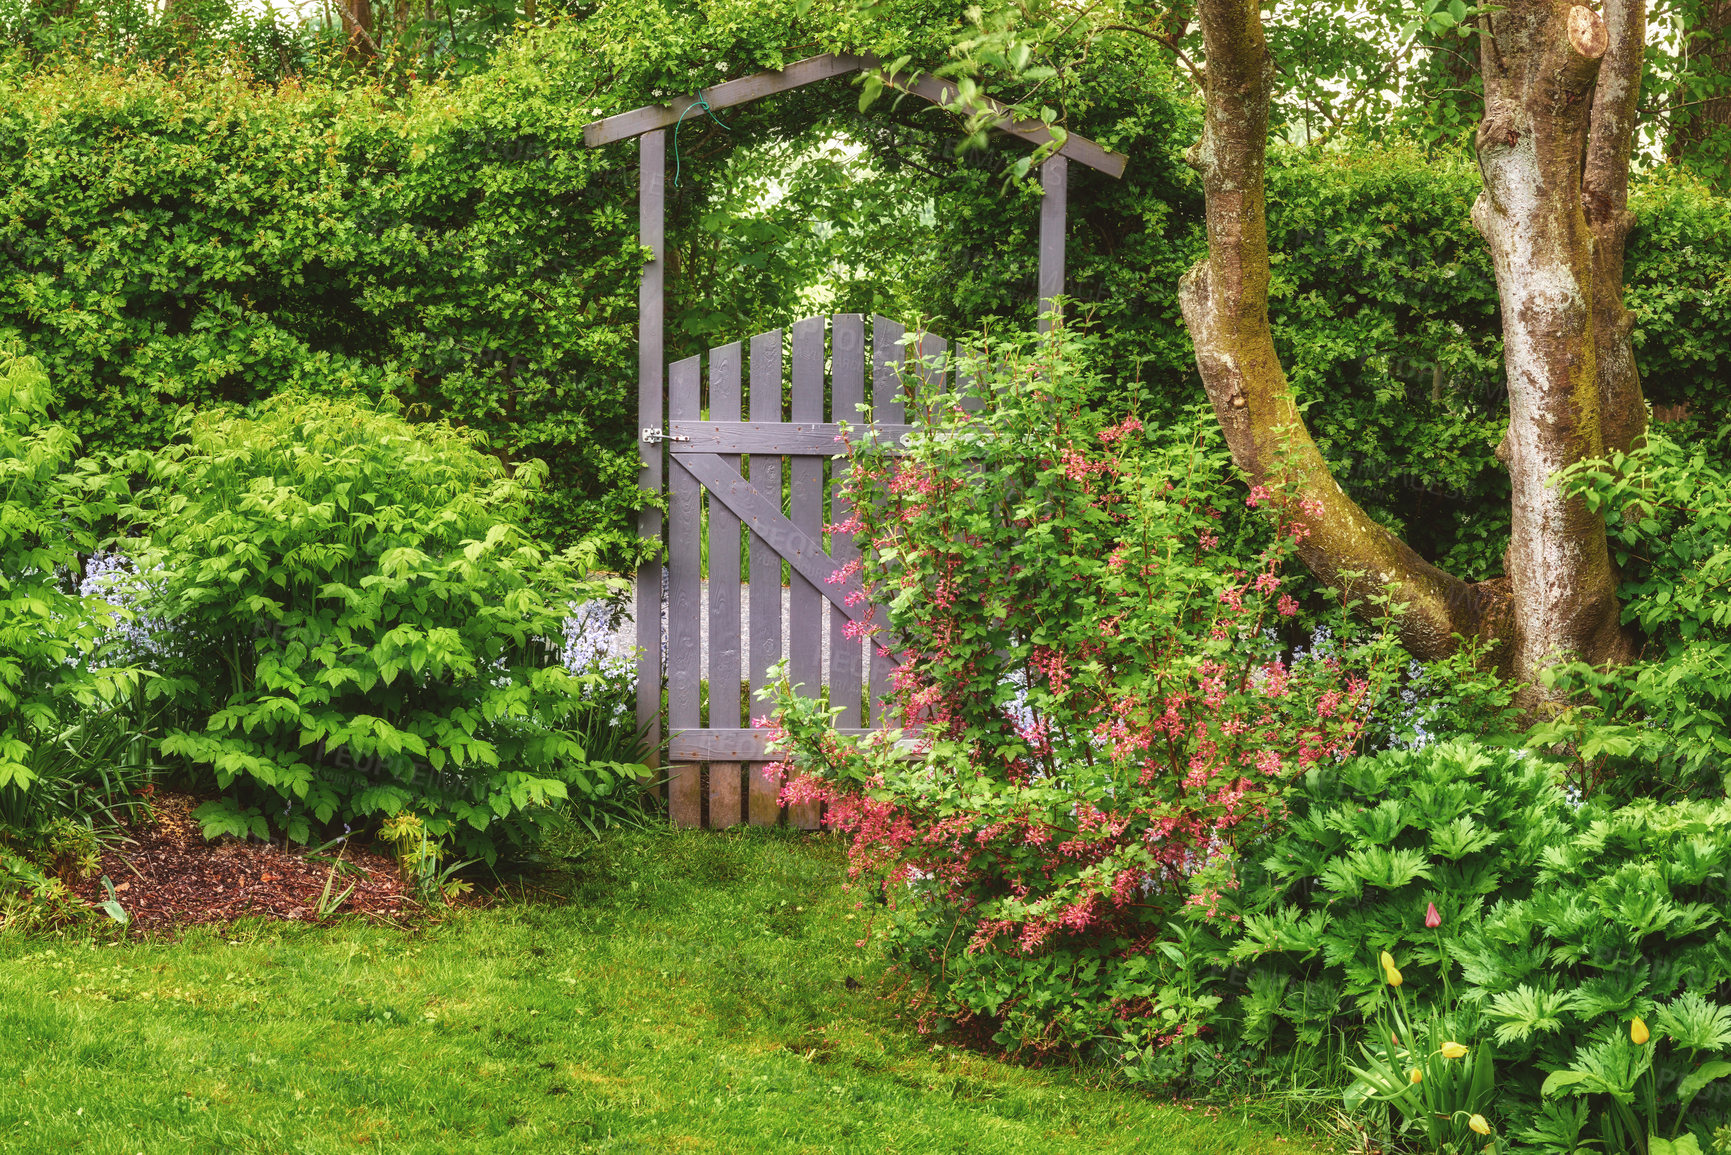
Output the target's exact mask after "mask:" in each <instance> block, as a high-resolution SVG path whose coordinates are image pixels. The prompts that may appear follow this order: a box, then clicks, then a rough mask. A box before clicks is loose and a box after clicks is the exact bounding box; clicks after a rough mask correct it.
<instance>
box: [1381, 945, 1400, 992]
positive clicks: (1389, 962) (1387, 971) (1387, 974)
mask: <svg viewBox="0 0 1731 1155" xmlns="http://www.w3.org/2000/svg"><path fill="white" fill-rule="evenodd" d="M1377 961H1378V962H1380V963H1381V964H1382V977H1383V978H1384V979H1386V980H1388V985H1389V986H1391V987H1398V986H1400V971H1398V970H1396V969H1395V965H1394V956H1393V955H1391V954H1389V953H1388V952H1387V951H1383V952H1382V955H1381V956H1380V957H1379V958H1378V959H1377Z"/></svg>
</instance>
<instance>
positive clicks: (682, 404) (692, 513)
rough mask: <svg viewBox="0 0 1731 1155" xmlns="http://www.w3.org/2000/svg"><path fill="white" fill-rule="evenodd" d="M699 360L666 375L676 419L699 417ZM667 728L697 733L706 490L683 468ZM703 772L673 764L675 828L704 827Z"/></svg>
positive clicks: (676, 499) (671, 529)
mask: <svg viewBox="0 0 1731 1155" xmlns="http://www.w3.org/2000/svg"><path fill="white" fill-rule="evenodd" d="M701 373H702V365H701V363H700V360H699V358H696V357H687V358H686V359H685V360H683V361H679V362H676V363H675V364H674V365H673V366H672V367H671V368H670V369H669V370H668V374H667V412H668V416H669V418H670V419H672V420H692V419H695V418H696V417H698V416H699V415H700V413H699V405H700V401H699V397H698V394H699V390H700V388H701V382H702V377H701ZM667 481H668V486H667V534H668V546H667V561H668V578H667V728H668V730H669V731H671V732H672V733H676V734H677V733H679V732H680V731H683V730H695V729H697V727H698V726H699V725H700V724H701V722H702V719H701V718H700V716H699V713H698V679H699V677H700V676H701V671H700V670H699V659H700V649H701V646H702V644H703V636H702V632H701V626H700V621H701V618H700V614H701V598H702V589H701V586H700V585H699V581H700V576H701V570H700V568H699V563H700V555H699V552H698V547H699V544H700V540H701V528H700V516H699V510H700V506H699V504H698V503H699V502H700V501H701V500H702V492H703V491H702V488H701V487H700V486H699V485H698V483H697V479H696V478H694V477H692V476H691V475H690V474H689V473H687V472H686V471H685V470H682V469H675V470H673V471H672V476H671V477H669V478H668V479H667ZM701 781H702V770H701V767H699V766H698V765H697V764H696V763H694V762H673V761H669V764H668V767H667V810H668V813H669V815H670V816H671V817H672V819H673V824H674V825H675V826H700V825H702V823H703V796H702V793H701V790H700V783H701Z"/></svg>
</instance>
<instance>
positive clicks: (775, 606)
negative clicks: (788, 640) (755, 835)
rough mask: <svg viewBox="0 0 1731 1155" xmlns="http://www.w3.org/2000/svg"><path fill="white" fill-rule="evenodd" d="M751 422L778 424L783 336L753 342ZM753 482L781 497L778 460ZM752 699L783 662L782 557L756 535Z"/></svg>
mask: <svg viewBox="0 0 1731 1155" xmlns="http://www.w3.org/2000/svg"><path fill="white" fill-rule="evenodd" d="M751 419H752V420H753V421H772V422H779V421H780V420H781V419H782V417H781V330H780V329H774V330H772V331H770V332H768V333H759V334H758V335H757V336H755V337H753V338H752V339H751ZM751 480H752V483H753V484H754V485H756V486H757V487H758V488H759V489H761V490H762V491H763V492H765V493H776V494H779V493H780V492H781V458H780V457H778V456H773V455H768V454H760V455H758V456H756V457H753V458H752V459H751ZM750 591H751V592H750V594H749V597H750V599H751V698H750V700H749V701H748V702H747V704H746V709H747V711H749V712H751V713H757V712H758V711H759V710H760V709H761V707H760V706H759V705H758V701H757V691H758V690H759V689H761V688H762V687H763V686H764V685H765V684H766V683H767V682H768V681H769V668H770V667H771V666H773V665H775V663H777V662H779V661H781V555H780V554H778V553H777V552H776V551H775V549H774V548H773V547H772V546H771V545H770V544H769V543H768V542H766V541H763V540H762V539H761V538H759V537H758V536H757V535H756V534H755V533H754V534H752V535H751V585H750ZM766 765H767V763H763V762H754V763H752V764H751V765H750V767H749V773H750V782H751V786H750V790H749V792H748V793H749V804H750V811H751V822H752V825H754V826H774V825H775V824H776V823H777V822H778V821H780V818H781V801H780V797H781V788H780V783H779V782H772V781H770V780H769V779H768V778H766V777H764V767H765V766H766Z"/></svg>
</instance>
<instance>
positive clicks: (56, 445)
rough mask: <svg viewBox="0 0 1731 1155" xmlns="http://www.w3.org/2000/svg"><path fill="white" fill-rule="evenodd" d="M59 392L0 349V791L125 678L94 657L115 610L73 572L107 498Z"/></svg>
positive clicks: (36, 366)
mask: <svg viewBox="0 0 1731 1155" xmlns="http://www.w3.org/2000/svg"><path fill="white" fill-rule="evenodd" d="M51 399H52V397H51V391H50V388H49V382H48V376H47V374H46V373H45V372H44V371H43V369H42V365H41V364H40V363H39V362H38V361H36V360H35V359H34V358H33V357H30V356H27V355H25V354H23V353H21V352H19V351H18V350H17V349H16V348H13V347H4V348H0V797H4V796H5V795H6V794H7V792H10V791H23V790H27V789H28V788H29V787H30V785H31V783H32V782H33V781H35V780H36V778H37V777H38V776H39V773H40V770H39V767H37V766H36V765H35V764H34V757H35V755H36V753H37V748H38V747H39V746H40V745H43V744H45V743H47V742H51V741H52V740H53V739H54V737H55V736H57V735H58V734H59V733H60V732H61V730H62V729H63V728H64V727H66V726H69V725H72V724H74V723H75V722H76V721H77V715H78V714H79V712H80V711H81V710H82V709H84V708H87V707H90V706H93V705H95V704H96V703H97V701H98V700H99V698H100V697H101V696H103V695H111V694H113V693H116V692H118V691H119V689H120V688H121V683H122V682H123V681H124V680H125V675H124V672H119V673H116V672H112V671H108V672H105V671H101V670H98V669H92V668H91V663H89V662H88V661H87V660H86V659H87V658H89V657H90V655H91V652H92V651H93V650H94V649H95V644H96V641H97V639H98V638H99V637H100V635H101V633H102V629H103V626H104V624H105V622H106V620H107V618H108V613H107V610H106V608H105V607H104V606H103V604H102V603H101V602H100V601H98V600H96V599H91V598H84V597H80V596H79V595H78V594H76V593H73V592H72V591H71V586H72V575H73V574H74V573H76V571H77V569H78V566H79V549H80V547H81V546H83V545H86V544H88V541H89V537H90V530H89V529H88V522H87V518H89V517H90V516H92V515H94V514H96V513H97V512H99V511H100V509H101V502H100V501H99V500H93V499H90V498H89V495H87V494H84V493H83V492H81V489H80V487H79V486H78V485H77V484H76V483H75V482H74V479H73V478H72V477H71V476H70V472H69V470H70V466H71V463H72V459H73V455H74V454H75V453H76V452H77V450H78V438H77V437H76V436H75V435H74V434H72V433H71V432H70V431H69V430H67V429H66V428H65V427H64V426H61V425H58V424H56V423H54V422H52V421H50V420H49V417H48V409H49V404H50V401H51Z"/></svg>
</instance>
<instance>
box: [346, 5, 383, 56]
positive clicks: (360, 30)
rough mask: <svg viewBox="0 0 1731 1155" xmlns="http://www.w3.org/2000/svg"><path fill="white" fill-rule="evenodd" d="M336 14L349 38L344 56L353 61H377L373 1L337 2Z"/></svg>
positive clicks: (377, 46) (377, 44)
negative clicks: (339, 16) (340, 17)
mask: <svg viewBox="0 0 1731 1155" xmlns="http://www.w3.org/2000/svg"><path fill="white" fill-rule="evenodd" d="M337 12H338V13H339V14H340V15H341V16H342V20H343V31H344V32H346V33H348V38H349V42H348V47H347V48H346V49H345V50H344V55H346V56H347V57H348V58H349V59H350V60H354V61H363V60H376V59H378V55H379V42H378V41H377V40H375V39H374V38H373V0H337Z"/></svg>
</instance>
